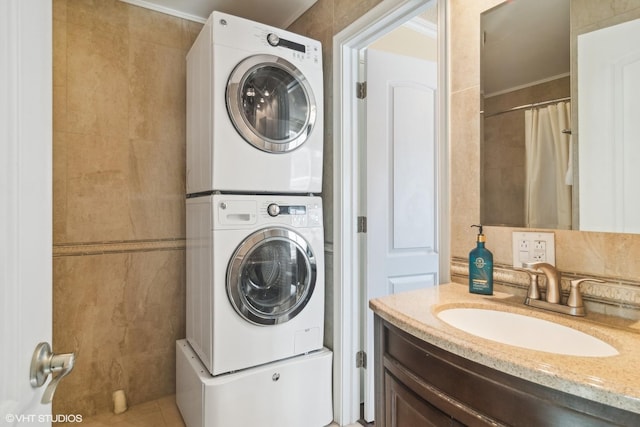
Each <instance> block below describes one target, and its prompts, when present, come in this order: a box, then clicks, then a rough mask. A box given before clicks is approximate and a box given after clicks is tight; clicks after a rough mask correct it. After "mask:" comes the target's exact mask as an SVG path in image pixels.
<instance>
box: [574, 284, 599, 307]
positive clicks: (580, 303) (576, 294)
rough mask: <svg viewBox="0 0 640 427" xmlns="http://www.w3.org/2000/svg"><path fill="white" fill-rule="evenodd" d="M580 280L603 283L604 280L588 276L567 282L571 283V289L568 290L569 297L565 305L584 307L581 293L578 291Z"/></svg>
mask: <svg viewBox="0 0 640 427" xmlns="http://www.w3.org/2000/svg"><path fill="white" fill-rule="evenodd" d="M582 282H597V283H605V281H604V280H600V279H590V278H586V279H576V280H572V281H571V282H569V283H570V284H571V290H570V291H569V298H568V299H567V305H568V306H569V307H584V302H583V301H582V293H580V283H582Z"/></svg>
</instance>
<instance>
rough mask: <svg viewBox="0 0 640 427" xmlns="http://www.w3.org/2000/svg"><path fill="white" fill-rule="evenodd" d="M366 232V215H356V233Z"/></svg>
mask: <svg viewBox="0 0 640 427" xmlns="http://www.w3.org/2000/svg"><path fill="white" fill-rule="evenodd" d="M366 232H367V217H366V216H359V217H358V233H366Z"/></svg>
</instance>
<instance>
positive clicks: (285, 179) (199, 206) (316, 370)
mask: <svg viewBox="0 0 640 427" xmlns="http://www.w3.org/2000/svg"><path fill="white" fill-rule="evenodd" d="M322 103H323V77H322V49H321V45H320V42H318V41H315V40H311V39H308V38H306V37H303V36H300V35H296V34H292V33H290V32H286V31H283V30H280V29H277V28H273V27H269V26H266V25H262V24H259V23H256V22H252V21H248V20H246V19H242V18H238V17H235V16H231V15H228V14H223V13H219V12H214V13H213V14H212V15H211V16H210V17H209V19H208V20H207V22H206V24H205V26H204V27H203V29H202V32H201V33H200V35H199V36H198V38H197V39H196V41H195V43H194V45H193V47H192V48H191V50H190V51H189V53H188V55H187V201H186V208H187V268H186V270H187V271H186V273H187V338H186V340H180V341H178V342H177V343H176V358H177V362H176V365H177V366H176V377H177V378H176V400H177V403H178V407H179V408H180V411H181V413H182V416H183V418H184V420H185V422H186V424H187V426H188V427H200V426H202V427H235V426H243V427H246V426H254V425H255V426H258V425H259V426H267V427H268V426H274V427H275V426H277V427H301V426H310V427H321V426H325V425H327V424H329V423H330V422H331V421H332V418H333V417H332V407H331V361H332V353H331V351H329V350H328V349H326V348H323V345H322V343H323V335H324V334H323V329H324V286H325V283H324V237H323V222H322V200H321V198H320V197H319V196H314V194H319V193H320V191H321V186H322V146H323V107H322Z"/></svg>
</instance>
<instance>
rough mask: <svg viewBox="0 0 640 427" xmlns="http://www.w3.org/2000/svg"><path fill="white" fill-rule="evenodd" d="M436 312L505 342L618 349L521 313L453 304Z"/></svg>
mask: <svg viewBox="0 0 640 427" xmlns="http://www.w3.org/2000/svg"><path fill="white" fill-rule="evenodd" d="M437 316H438V317H439V318H440V319H441V320H443V321H444V322H446V323H448V324H449V325H451V326H453V327H455V328H458V329H461V330H463V331H464V332H467V333H469V334H472V335H476V336H478V337H481V338H486V339H488V340H492V341H497V342H500V343H503V344H508V345H513V346H516V347H522V348H527V349H531V350H539V351H546V352H548V353H556V354H564V355H569V356H586V357H607V356H615V355H617V354H619V353H618V351H617V350H616V349H615V348H613V347H612V346H610V345H609V344H607V343H606V342H604V341H602V340H600V339H598V338H595V337H593V336H591V335H589V334H585V333H584V332H581V331H578V330H576V329H573V328H569V327H567V326H563V325H560V324H558V323H553V322H549V321H547V320H543V319H538V318H535V317H530V316H525V315H522V314H516V313H508V312H506V311H498V310H489V309H480V308H466V307H465V308H450V309H445V310H442V311H441V312H439V313H438V314H437Z"/></svg>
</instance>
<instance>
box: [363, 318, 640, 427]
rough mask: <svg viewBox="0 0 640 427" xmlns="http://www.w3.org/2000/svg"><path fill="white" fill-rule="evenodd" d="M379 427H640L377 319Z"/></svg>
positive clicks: (615, 412) (635, 418)
mask: <svg viewBox="0 0 640 427" xmlns="http://www.w3.org/2000/svg"><path fill="white" fill-rule="evenodd" d="M375 349H376V350H375V377H376V378H375V388H376V402H375V404H376V414H375V416H376V419H375V424H376V427H422V426H463V425H468V426H531V427H541V426H553V427H560V426H561V427H564V426H576V427H588V426H612V425H620V426H640V414H636V413H633V412H628V411H624V410H621V409H618V408H614V407H611V406H607V405H604V404H601V403H597V402H594V401H590V400H587V399H583V398H581V397H577V396H574V395H571V394H568V393H564V392H561V391H557V390H554V389H551V388H548V387H544V386H541V385H538V384H535V383H532V382H529V381H526V380H522V379H520V378H517V377H514V376H512V375H509V374H505V373H504V372H500V371H498V370H496V369H492V368H489V367H487V366H484V365H481V364H478V363H475V362H472V361H470V360H467V359H465V358H463V357H460V356H456V355H454V354H452V353H450V352H448V351H445V350H443V349H441V348H439V347H436V346H433V345H431V344H429V343H426V342H424V341H421V340H419V339H418V338H416V337H414V336H412V335H410V334H408V333H406V332H404V331H402V330H400V329H398V328H397V327H395V326H393V325H392V324H390V323H389V322H387V321H385V320H383V319H381V318H380V317H379V316H377V315H376V316H375Z"/></svg>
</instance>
